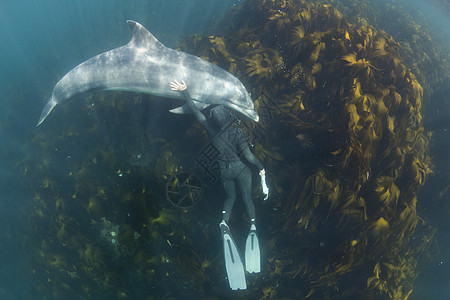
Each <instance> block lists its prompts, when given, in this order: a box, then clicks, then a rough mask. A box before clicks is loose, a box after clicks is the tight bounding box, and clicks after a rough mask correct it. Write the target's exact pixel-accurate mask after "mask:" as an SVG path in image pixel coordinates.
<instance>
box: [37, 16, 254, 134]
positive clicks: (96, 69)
mask: <svg viewBox="0 0 450 300" xmlns="http://www.w3.org/2000/svg"><path fill="white" fill-rule="evenodd" d="M127 22H128V25H129V26H130V28H131V32H132V38H131V40H130V42H129V43H128V44H126V45H125V46H122V47H119V48H116V49H113V50H110V51H107V52H104V53H102V54H99V55H97V56H95V57H93V58H91V59H89V60H87V61H85V62H83V63H82V64H80V65H78V66H77V67H75V68H74V69H72V70H71V71H70V72H69V73H67V74H66V75H64V77H63V78H61V80H60V81H59V82H58V83H57V84H56V86H55V87H54V89H53V92H52V95H51V97H50V99H49V100H48V102H47V104H46V105H45V107H44V109H43V110H42V113H41V117H40V118H39V122H38V123H37V125H36V126H39V125H40V124H41V123H42V122H43V121H44V120H45V118H46V117H47V116H48V115H49V114H50V112H51V111H52V109H53V108H54V107H55V106H56V105H57V104H60V103H63V102H65V101H67V100H69V99H70V98H72V97H73V96H76V95H78V94H81V93H84V92H88V91H92V90H98V89H104V90H121V91H133V92H140V93H146V94H151V95H156V96H163V97H168V98H178V99H182V97H183V96H182V94H181V93H180V92H177V91H172V90H171V89H170V85H169V83H170V82H171V81H172V80H174V79H177V80H181V79H184V80H185V81H186V84H187V86H188V87H189V94H190V96H191V98H192V99H193V100H194V103H195V105H196V106H197V107H198V108H200V109H202V108H205V107H207V106H209V105H211V104H222V105H225V106H228V107H230V108H232V109H234V110H236V111H238V112H240V113H242V114H243V115H245V116H247V117H249V118H250V119H253V120H255V121H258V119H259V117H258V115H257V113H256V112H255V110H254V106H253V101H252V99H251V97H250V95H249V93H248V92H247V90H246V89H245V87H244V85H243V84H242V82H240V81H239V79H237V78H236V77H235V76H233V75H232V74H230V73H228V72H227V71H225V70H223V69H221V68H219V67H217V66H215V65H213V64H211V63H209V62H207V61H205V60H203V59H201V58H199V57H196V56H193V55H190V54H187V53H184V52H181V51H176V50H173V49H170V48H167V47H165V46H164V45H163V44H161V43H160V42H159V41H158V40H157V39H156V38H155V37H154V36H153V35H152V34H151V33H150V32H149V31H148V30H147V29H145V27H143V26H142V25H141V24H139V23H137V22H134V21H127ZM171 112H174V113H189V109H188V108H187V106H186V105H184V106H181V107H178V108H175V109H172V110H171Z"/></svg>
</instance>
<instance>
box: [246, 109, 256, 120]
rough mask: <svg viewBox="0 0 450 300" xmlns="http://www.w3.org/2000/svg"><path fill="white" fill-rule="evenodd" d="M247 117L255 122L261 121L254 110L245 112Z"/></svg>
mask: <svg viewBox="0 0 450 300" xmlns="http://www.w3.org/2000/svg"><path fill="white" fill-rule="evenodd" d="M245 115H246V116H247V117H249V118H250V119H252V120H253V121H255V122H258V121H259V116H258V114H257V113H256V111H255V110H254V109H248V110H245Z"/></svg>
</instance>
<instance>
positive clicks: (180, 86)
mask: <svg viewBox="0 0 450 300" xmlns="http://www.w3.org/2000/svg"><path fill="white" fill-rule="evenodd" d="M170 87H171V88H172V91H180V92H182V93H183V96H184V99H185V100H186V104H187V106H188V107H189V109H190V110H191V112H192V113H193V114H194V116H195V118H196V119H197V121H199V122H200V124H202V125H203V127H207V124H206V117H205V115H204V114H203V113H202V112H201V111H200V110H198V109H197V108H196V107H195V105H194V101H193V100H192V98H191V96H190V95H189V93H188V91H187V85H186V83H185V82H184V80H181V83H180V82H178V81H176V80H174V81H172V82H171V83H170Z"/></svg>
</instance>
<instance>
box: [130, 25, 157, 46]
mask: <svg viewBox="0 0 450 300" xmlns="http://www.w3.org/2000/svg"><path fill="white" fill-rule="evenodd" d="M127 23H128V25H129V26H130V29H131V34H132V37H131V40H130V42H129V43H128V45H130V46H133V47H136V48H148V49H152V48H155V47H156V48H160V47H164V45H163V44H161V43H160V42H159V41H158V39H156V38H155V37H154V36H153V34H151V33H150V32H149V31H148V30H147V29H146V28H145V27H144V26H142V25H141V24H139V23H138V22H136V21H132V20H128V21H127Z"/></svg>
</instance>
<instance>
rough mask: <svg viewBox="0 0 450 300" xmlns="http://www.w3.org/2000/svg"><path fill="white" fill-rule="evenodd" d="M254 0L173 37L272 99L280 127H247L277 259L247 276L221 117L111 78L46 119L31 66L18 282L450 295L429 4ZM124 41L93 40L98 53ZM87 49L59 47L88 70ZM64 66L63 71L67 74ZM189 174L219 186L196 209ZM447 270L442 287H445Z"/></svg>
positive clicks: (440, 109)
mask: <svg viewBox="0 0 450 300" xmlns="http://www.w3.org/2000/svg"><path fill="white" fill-rule="evenodd" d="M240 2H241V1H237V2H236V3H235V4H237V5H236V6H233V5H230V6H231V7H230V9H229V10H228V12H227V13H226V14H225V16H224V17H222V18H221V19H219V20H214V21H213V22H214V23H215V27H214V30H209V32H202V33H199V34H197V35H189V34H190V33H192V32H186V33H185V34H183V35H182V36H183V38H182V39H180V38H179V36H177V35H176V34H174V33H172V32H170V30H168V32H167V33H166V35H165V38H166V39H167V41H168V43H169V44H170V43H173V45H172V46H173V47H179V48H180V49H181V50H183V51H186V52H188V53H192V54H194V55H198V56H200V57H202V58H204V59H207V60H209V61H211V62H213V63H215V64H217V65H219V66H220V67H222V68H224V69H226V70H228V71H230V72H231V73H233V74H235V75H236V76H237V77H238V78H239V79H241V80H242V81H243V82H244V84H245V86H246V87H247V88H248V90H249V91H251V93H252V97H253V99H254V100H255V108H256V110H257V112H258V113H259V115H260V117H261V121H260V123H258V124H255V123H253V122H251V121H248V120H245V119H242V120H241V121H239V122H236V124H235V126H239V127H241V128H242V129H243V130H244V131H245V132H246V133H247V134H248V136H249V142H250V144H251V145H252V149H253V152H254V153H255V155H257V156H258V157H259V158H260V160H261V161H262V162H263V164H264V166H265V168H266V170H267V173H268V176H267V177H268V182H269V185H270V187H271V192H272V194H271V197H270V201H268V202H264V201H263V200H262V198H263V195H262V193H261V190H260V188H259V186H258V180H257V177H256V176H254V190H253V196H254V201H255V205H256V209H257V224H258V230H259V236H260V242H261V247H262V272H261V273H260V274H253V275H248V276H247V285H248V289H247V290H246V291H239V292H233V291H231V290H229V287H228V282H227V279H226V275H225V274H226V273H225V266H224V263H223V256H222V255H223V254H222V249H221V240H220V233H219V230H218V223H219V222H220V218H221V206H222V201H223V200H224V197H223V196H222V195H223V190H222V187H221V186H220V184H219V183H218V182H217V178H213V177H211V176H208V175H206V174H205V172H204V171H205V170H204V169H202V168H201V167H200V166H199V165H198V163H196V161H195V157H198V155H200V154H201V151H202V149H203V147H204V146H205V145H206V144H207V143H208V141H207V139H206V136H205V134H204V131H203V130H202V128H201V127H200V126H199V124H197V123H196V122H195V120H194V119H193V118H192V117H191V116H179V115H173V114H171V113H169V112H168V110H169V109H170V108H173V107H174V106H176V104H177V102H176V101H174V100H170V101H167V99H160V98H157V97H152V96H148V95H139V94H133V93H126V92H111V91H97V92H93V93H89V94H85V95H81V96H79V97H77V99H73V100H72V101H69V102H68V103H67V104H64V105H61V106H60V107H58V108H57V109H55V111H54V112H53V113H52V114H51V116H50V117H49V118H48V120H46V121H45V123H44V124H43V125H42V126H41V127H38V128H32V127H33V126H34V120H35V119H36V118H34V117H37V114H38V112H39V109H40V106H41V104H42V103H44V102H45V101H44V100H42V101H41V100H39V101H40V102H39V105H37V104H35V105H34V106H35V107H34V108H35V109H33V110H27V111H24V113H23V118H27V119H30V120H31V119H32V122H31V121H22V122H20V121H21V120H17V111H18V110H19V109H21V108H22V106H23V105H24V104H25V103H27V101H28V100H27V99H30V98H32V97H33V94H40V95H48V94H49V93H50V90H51V89H52V83H50V84H47V85H46V86H41V85H38V87H37V88H36V90H30V89H27V88H26V84H25V82H21V83H19V84H17V86H14V85H11V86H10V87H9V89H8V92H7V95H8V97H7V98H5V99H10V100H11V101H12V103H11V104H10V105H7V104H6V103H2V119H1V121H0V134H1V137H2V139H1V141H2V148H1V150H0V151H1V152H0V153H1V155H0V156H1V157H2V159H1V162H2V170H1V172H2V175H3V174H4V175H5V176H2V179H1V181H0V183H1V186H2V191H3V192H2V195H5V196H4V197H3V196H2V197H1V198H0V199H1V205H0V208H1V211H2V224H4V228H5V230H3V231H2V233H1V235H0V238H1V240H2V242H3V244H5V245H6V247H5V249H4V250H2V251H1V252H2V253H1V254H2V256H0V257H2V261H4V262H5V264H4V266H5V268H3V270H2V271H1V272H0V274H1V277H0V278H1V279H3V280H2V282H4V283H7V285H3V286H2V285H0V287H1V289H0V293H1V294H0V295H3V296H4V297H5V299H8V297H10V298H11V299H14V298H17V297H20V298H21V299H304V298H308V299H423V297H424V296H425V295H428V296H430V297H431V298H430V299H442V296H444V297H445V296H446V295H448V292H446V291H445V287H448V285H449V282H448V279H447V280H446V279H445V278H446V276H445V275H448V274H449V272H448V268H447V269H445V267H446V263H448V260H447V261H446V260H445V259H446V258H448V254H446V253H448V249H449V248H448V246H449V244H448V241H447V240H446V238H445V236H446V235H445V232H446V231H445V225H446V224H448V221H447V223H445V220H446V219H447V217H448V213H449V212H450V207H449V204H448V203H449V202H448V200H449V192H448V186H449V184H450V183H449V180H448V178H450V176H449V175H450V174H449V165H448V158H446V153H442V152H443V151H442V149H443V148H444V149H445V147H447V148H448V142H449V141H448V135H447V133H446V130H444V129H446V127H447V125H448V115H449V114H448V113H449V100H448V93H446V91H447V90H448V86H450V85H449V84H448V83H449V65H448V53H449V52H448V48H445V44H442V43H439V42H437V41H438V39H439V37H438V35H437V34H436V35H434V34H433V30H432V29H431V28H433V27H431V26H430V27H429V26H427V25H426V24H423V23H421V22H422V20H425V16H421V17H418V16H417V15H413V14H411V12H409V11H408V10H406V9H403V8H402V6H400V5H399V3H398V2H395V1H392V2H389V1H388V2H370V1H328V2H322V1H320V2H317V1H250V0H249V1H246V2H244V1H243V2H242V3H240ZM113 8H114V7H112V9H113ZM151 12H152V13H153V12H154V10H152V11H149V13H151ZM189 13H190V11H188V12H186V14H189ZM141 14H142V15H143V16H144V15H145V11H142V12H141ZM399 16H401V17H399ZM143 18H144V17H143ZM188 19H189V18H188ZM143 25H144V26H145V25H146V24H145V22H143ZM114 26H115V25H114ZM113 30H114V29H113ZM120 30H123V27H122V29H120ZM161 31H162V32H164V30H163V29H161ZM211 31H212V32H211ZM194 32H195V30H194ZM123 33H124V35H122V36H124V37H126V33H125V32H123ZM162 34H164V33H162ZM119 39H120V38H118V37H117V36H115V37H114V41H109V42H108V43H107V45H104V44H97V45H96V43H95V39H94V38H92V39H91V40H90V42H89V43H88V44H89V45H92V47H93V48H94V49H95V50H92V51H94V53H93V54H92V55H94V54H95V53H99V52H102V51H105V50H108V49H110V48H113V47H116V46H119V45H120V41H119ZM175 41H176V42H175ZM118 42H119V43H118ZM123 42H126V39H124V40H123ZM71 51H73V52H76V50H75V49H72V50H71ZM95 51H96V52H95ZM74 55H75V54H74ZM83 55H87V56H86V57H84V58H81V56H82V55H80V54H79V57H78V58H77V61H75V62H73V63H72V62H67V61H64V59H65V58H64V57H54V58H55V59H56V60H57V61H61V62H62V61H64V62H62V64H64V66H65V68H66V67H67V68H66V69H70V68H71V67H73V66H74V65H76V64H77V63H79V62H81V61H83V60H84V59H87V58H88V57H89V54H87V53H84V54H83ZM52 59H53V57H50V56H49V57H46V60H47V61H51V60H52ZM4 66H9V65H7V64H4ZM49 68H50V67H49ZM37 69H39V68H37ZM51 69H52V71H51V72H50V73H51V74H59V75H58V76H56V75H55V76H54V78H52V79H51V80H50V81H51V82H53V83H54V82H56V80H58V79H59V77H60V76H61V75H62V73H63V72H64V71H61V70H60V67H59V66H58V65H57V64H55V63H53V65H52V66H51ZM34 80H36V81H35V82H39V81H38V80H37V79H34ZM47 81H48V80H47ZM18 87H21V89H20V88H18ZM3 108H4V109H3ZM17 124H20V125H19V126H17ZM181 172H184V173H194V174H196V176H198V178H200V181H201V182H202V183H203V185H202V189H203V194H202V198H201V200H200V202H199V203H198V204H197V205H196V206H194V207H192V208H190V209H179V208H176V207H174V206H173V205H172V204H171V203H170V202H169V201H167V199H166V189H167V188H168V187H167V182H168V181H169V180H170V178H171V177H172V176H173V175H174V174H179V173H181ZM11 174H12V175H11ZM254 175H256V174H254ZM230 226H231V228H232V231H233V234H234V235H235V239H236V241H237V243H238V244H239V245H243V244H244V241H245V238H246V234H247V230H248V217H247V215H246V213H245V209H244V206H243V205H242V203H241V202H240V201H239V199H238V201H237V203H236V205H235V207H234V209H233V213H232V217H231V220H230ZM447 232H448V231H447ZM446 247H447V248H446ZM8 258H10V259H8ZM433 273H434V274H437V277H436V278H434V280H433V281H434V282H442V285H441V286H438V287H437V288H434V290H433V291H431V290H430V287H431V286H433V285H432V283H430V282H429V281H430V279H428V277H427V276H430V278H433V277H432V276H433ZM427 282H428V283H427ZM439 289H440V291H439Z"/></svg>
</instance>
